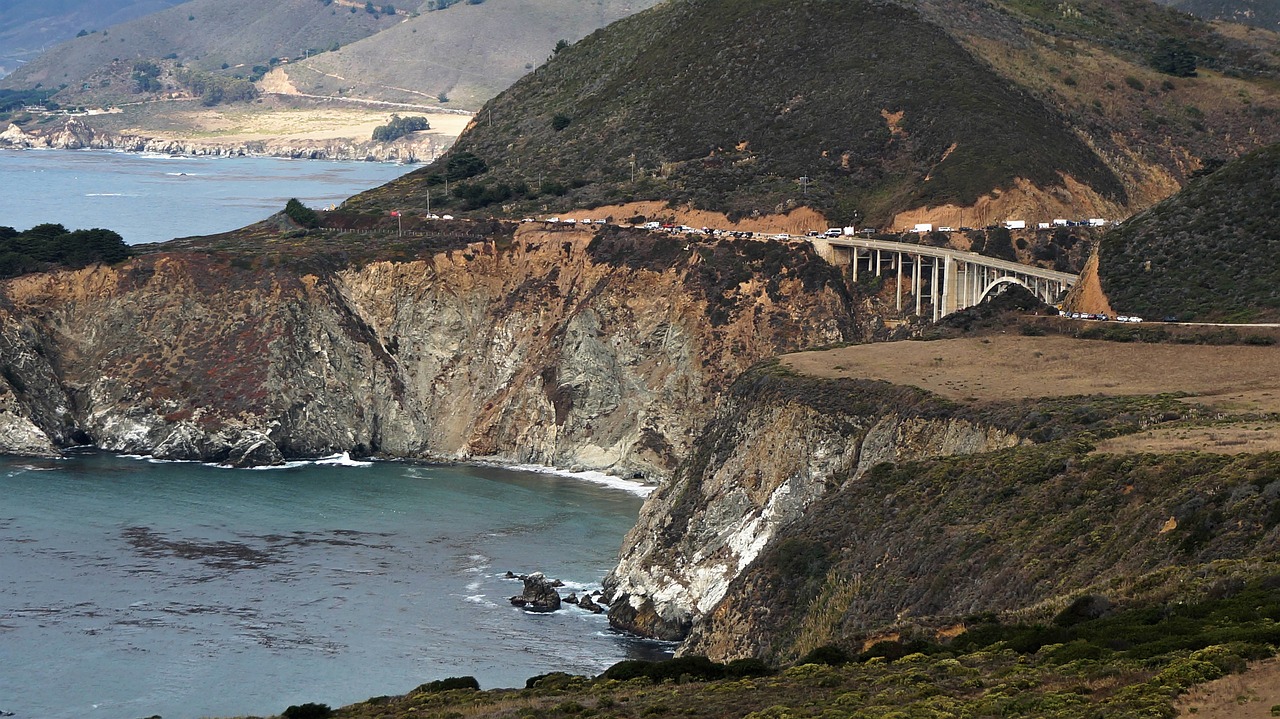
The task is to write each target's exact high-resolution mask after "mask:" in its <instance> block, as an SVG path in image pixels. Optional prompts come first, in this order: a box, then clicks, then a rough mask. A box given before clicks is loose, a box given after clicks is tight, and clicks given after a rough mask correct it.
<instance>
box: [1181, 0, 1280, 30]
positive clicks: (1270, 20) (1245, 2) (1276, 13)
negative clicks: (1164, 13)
mask: <svg viewBox="0 0 1280 719" xmlns="http://www.w3.org/2000/svg"><path fill="white" fill-rule="evenodd" d="M1156 2H1159V3H1160V4H1162V5H1168V6H1169V7H1172V8H1176V9H1178V10H1182V11H1184V12H1189V13H1191V14H1192V15H1197V16H1199V17H1202V18H1205V19H1206V20H1228V21H1230V22H1238V23H1242V24H1244V25H1253V26H1254V27H1260V28H1264V29H1267V30H1273V31H1280V3H1277V2H1276V1H1275V0H1156Z"/></svg>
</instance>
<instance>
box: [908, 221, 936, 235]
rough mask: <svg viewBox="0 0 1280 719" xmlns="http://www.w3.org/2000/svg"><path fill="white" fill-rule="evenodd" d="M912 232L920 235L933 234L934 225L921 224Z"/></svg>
mask: <svg viewBox="0 0 1280 719" xmlns="http://www.w3.org/2000/svg"><path fill="white" fill-rule="evenodd" d="M911 231H912V232H919V233H923V232H933V225H932V224H930V223H928V222H922V223H920V224H918V225H916V226H915V229H913V230H911Z"/></svg>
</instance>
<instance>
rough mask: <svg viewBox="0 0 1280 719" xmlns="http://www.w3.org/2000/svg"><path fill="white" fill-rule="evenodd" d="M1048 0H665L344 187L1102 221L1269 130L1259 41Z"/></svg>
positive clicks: (1199, 25)
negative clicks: (383, 171)
mask: <svg viewBox="0 0 1280 719" xmlns="http://www.w3.org/2000/svg"><path fill="white" fill-rule="evenodd" d="M1069 9H1070V12H1067V11H1065V10H1062V9H1061V6H1059V5H1057V4H1055V3H1051V2H1048V0H1028V1H1026V2H1016V3H1015V2H1008V3H999V2H993V3H974V2H967V1H966V0H919V1H918V2H905V1H904V2H888V1H884V0H874V1H869V0H842V1H839V2H837V1H835V0H684V1H682V2H670V3H664V4H662V5H659V6H656V7H654V8H652V9H650V10H648V11H646V12H643V13H639V14H637V15H635V16H632V17H630V18H627V19H625V20H622V21H620V22H618V23H615V24H613V25H611V26H609V27H608V28H606V29H604V30H602V31H600V32H597V33H594V34H592V35H591V36H589V37H587V38H586V39H584V40H583V41H581V42H579V43H577V44H575V45H573V46H572V47H569V48H567V49H566V50H564V51H563V52H560V53H559V54H557V55H556V56H555V57H554V58H553V59H552V60H551V61H550V62H548V63H547V64H546V65H545V66H543V67H540V68H539V69H538V70H536V71H535V72H533V73H531V74H530V75H528V76H526V77H524V78H523V79H521V80H520V81H519V82H517V83H516V84H515V85H514V86H513V87H512V88H511V89H510V90H508V91H506V92H504V93H502V94H501V95H499V96H498V97H496V98H495V99H494V100H493V101H491V102H490V103H489V104H488V105H487V106H486V107H485V108H484V110H483V111H482V112H481V113H480V115H479V116H478V117H477V122H476V123H475V124H474V125H473V127H472V128H471V129H470V130H469V131H468V132H466V133H464V134H463V136H462V137H461V138H460V139H459V142H458V143H457V145H456V146H455V148H454V150H453V151H452V152H451V154H450V156H449V157H447V158H444V159H443V160H442V161H441V162H439V163H437V165H435V166H433V167H429V168H424V169H423V170H420V171H418V172H416V173H413V174H411V175H409V176H407V177H405V178H402V179H401V180H399V181H397V182H394V183H392V184H391V185H389V186H387V187H385V188H381V189H379V190H377V191H374V192H371V193H368V194H367V195H363V196H360V197H358V198H356V199H354V200H353V201H352V203H351V205H352V207H361V208H364V207H369V208H374V207H384V206H385V207H391V206H395V207H406V206H416V205H415V203H421V204H425V202H424V196H425V194H426V193H427V191H429V190H430V191H431V192H433V194H434V197H436V198H441V196H442V195H443V187H442V185H443V182H444V179H445V177H446V176H448V179H449V180H450V181H451V182H452V183H453V186H452V190H451V197H450V198H449V202H450V203H451V208H452V209H457V210H459V211H474V212H476V213H478V214H484V213H491V212H496V211H501V210H505V211H508V212H511V213H533V212H538V211H546V212H550V213H555V212H564V211H568V210H569V209H571V208H576V207H597V206H611V207H612V206H616V205H619V204H623V203H629V202H639V201H653V200H657V201H660V202H663V203H670V204H671V205H672V206H682V205H691V206H692V207H694V208H696V209H700V210H710V211H715V212H721V213H725V214H727V215H728V216H729V217H730V218H737V217H748V216H755V215H761V214H764V215H768V214H771V213H784V212H787V211H788V210H790V209H793V208H795V207H799V206H808V207H812V208H815V209H817V210H819V211H820V212H822V213H823V214H824V215H825V216H826V217H827V218H829V219H830V220H831V221H833V222H835V223H839V224H849V223H852V222H857V221H861V222H870V223H872V224H873V226H878V227H886V226H897V227H902V226H904V225H905V226H907V227H910V226H911V223H912V221H921V220H925V221H927V220H929V219H933V220H935V221H936V220H938V219H940V218H942V219H944V220H945V221H943V222H942V224H956V225H965V224H967V225H973V226H979V225H986V224H990V223H992V222H999V221H1001V220H1004V219H1011V218H1022V219H1027V220H1032V221H1034V220H1043V221H1047V220H1049V219H1051V218H1054V217H1064V216H1074V217H1080V216H1092V217H1111V218H1116V217H1124V216H1127V215H1129V214H1131V213H1132V212H1133V211H1135V210H1138V209H1142V208H1145V207H1147V206H1149V205H1151V204H1153V203H1154V202H1156V201H1158V200H1160V199H1162V198H1164V197H1166V196H1168V195H1169V194H1171V193H1172V192H1174V191H1176V190H1177V189H1178V187H1180V185H1181V184H1182V182H1183V181H1184V180H1185V177H1186V175H1187V173H1189V172H1191V171H1193V170H1194V169H1195V168H1196V167H1198V165H1199V162H1200V158H1207V157H1222V156H1225V157H1230V156H1234V155H1236V154H1238V153H1240V152H1244V151H1248V150H1250V149H1252V148H1254V147H1257V146H1258V145H1259V144H1264V143H1266V142H1269V141H1274V140H1276V139H1280V95H1278V94H1277V91H1276V80H1277V79H1278V78H1280V61H1278V60H1277V59H1276V56H1275V55H1273V54H1270V50H1272V49H1274V48H1273V47H1271V46H1267V45H1265V44H1262V45H1259V44H1250V42H1253V41H1246V40H1241V39H1237V38H1234V37H1231V36H1227V35H1224V34H1222V33H1219V32H1218V31H1216V30H1215V29H1214V28H1213V27H1212V26H1210V25H1209V24H1208V23H1205V22H1203V21H1200V20H1197V19H1195V18H1193V17H1191V16H1188V15H1186V14H1184V13H1178V12H1174V11H1171V10H1168V9H1164V8H1161V7H1159V6H1157V5H1154V4H1152V3H1150V2H1147V0H1082V1H1081V2H1079V3H1075V4H1073V5H1072V6H1071V7H1070V8H1069ZM1123 17H1132V18H1134V19H1135V20H1136V21H1137V23H1138V29H1136V30H1135V29H1126V28H1124V27H1122V26H1121V25H1120V24H1118V23H1119V20H1120V18H1123ZM1257 34H1258V35H1260V36H1265V38H1264V39H1263V40H1259V41H1258V42H1260V43H1263V42H1269V41H1271V40H1274V38H1275V36H1274V35H1271V34H1269V33H1263V32H1260V31H1258V32H1257ZM1197 70H1201V71H1199V72H1198V71H1197ZM1178 75H1186V76H1185V77H1182V76H1178ZM1193 75H1194V76H1193ZM460 180H463V182H461V183H459V181H460ZM438 201H439V200H438ZM1059 213H1061V214H1059ZM1068 213H1070V214H1068ZM1095 213H1096V214H1095Z"/></svg>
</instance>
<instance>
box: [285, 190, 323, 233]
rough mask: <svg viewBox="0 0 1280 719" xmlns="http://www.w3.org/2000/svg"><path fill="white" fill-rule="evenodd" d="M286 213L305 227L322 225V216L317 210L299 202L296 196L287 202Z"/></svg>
mask: <svg viewBox="0 0 1280 719" xmlns="http://www.w3.org/2000/svg"><path fill="white" fill-rule="evenodd" d="M284 214H285V215H286V216H287V217H288V218H289V219H291V220H293V221H294V222H296V223H298V224H299V225H302V226H303V227H319V226H320V216H319V215H317V214H316V211H315V210H313V209H311V208H310V207H307V206H306V205H304V204H302V203H301V202H299V201H298V198H296V197H295V198H293V199H291V200H289V201H288V202H286V203H285V205H284Z"/></svg>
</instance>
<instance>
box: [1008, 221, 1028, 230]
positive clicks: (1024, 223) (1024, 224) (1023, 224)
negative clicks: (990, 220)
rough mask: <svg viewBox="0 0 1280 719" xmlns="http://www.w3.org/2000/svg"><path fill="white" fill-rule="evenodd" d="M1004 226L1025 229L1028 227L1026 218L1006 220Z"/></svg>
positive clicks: (1012, 228)
mask: <svg viewBox="0 0 1280 719" xmlns="http://www.w3.org/2000/svg"><path fill="white" fill-rule="evenodd" d="M1004 227H1005V229H1006V230H1025V229H1027V221H1026V220H1005V221H1004Z"/></svg>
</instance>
